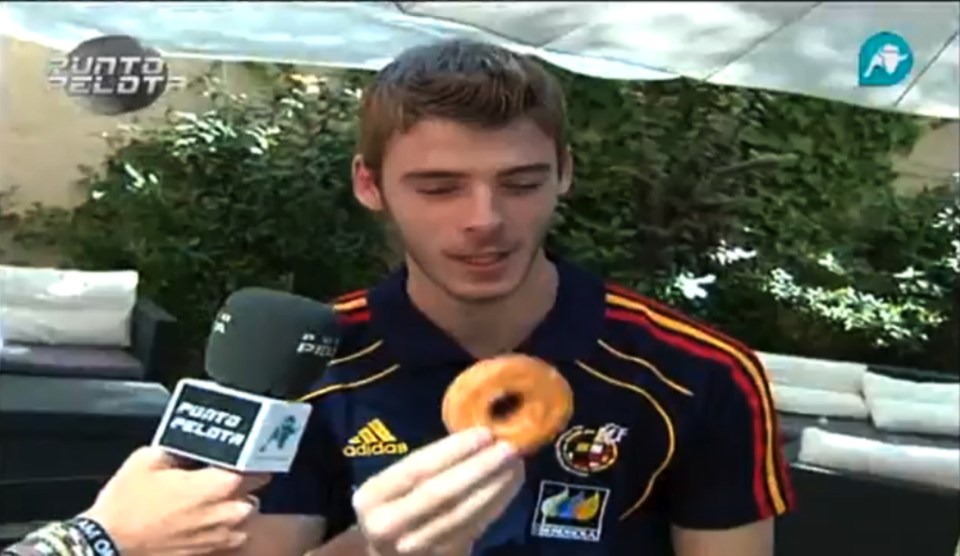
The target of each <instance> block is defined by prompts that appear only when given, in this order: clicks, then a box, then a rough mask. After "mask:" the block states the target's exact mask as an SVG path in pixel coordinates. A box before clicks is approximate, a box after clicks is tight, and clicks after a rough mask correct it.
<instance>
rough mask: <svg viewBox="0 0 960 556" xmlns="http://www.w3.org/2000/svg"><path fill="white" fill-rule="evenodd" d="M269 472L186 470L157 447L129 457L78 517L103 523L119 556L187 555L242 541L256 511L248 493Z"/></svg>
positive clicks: (263, 483)
mask: <svg viewBox="0 0 960 556" xmlns="http://www.w3.org/2000/svg"><path fill="white" fill-rule="evenodd" d="M268 481H269V475H262V474H261V475H240V474H238V473H234V472H231V471H227V470H224V469H217V468H213V467H209V468H204V469H198V470H186V469H179V468H178V467H177V462H176V460H175V459H174V458H173V457H172V456H170V455H168V454H166V453H165V452H163V451H162V450H159V449H156V448H141V449H139V450H137V451H136V452H134V453H133V454H131V455H130V457H128V458H127V460H126V461H125V462H124V463H123V465H121V466H120V469H119V470H118V471H117V472H116V473H115V474H114V476H113V477H112V478H111V479H110V481H109V482H108V483H107V485H106V486H105V487H104V488H103V490H101V491H100V493H99V494H98V495H97V499H96V501H95V502H94V504H93V506H92V507H91V508H90V509H89V510H87V511H86V512H84V513H83V514H82V515H83V516H85V517H89V518H90V519H93V520H94V521H96V522H98V523H99V524H100V525H102V526H103V527H104V528H105V529H106V530H107V532H108V533H109V534H110V536H111V537H112V538H113V540H114V542H116V543H117V545H118V548H119V549H120V552H121V553H122V554H123V555H124V556H141V555H149V556H188V555H192V554H205V553H208V552H213V551H217V550H226V549H233V548H237V547H239V546H241V545H242V544H243V543H244V542H246V534H245V533H244V532H243V531H242V529H241V527H242V525H243V524H244V523H245V522H246V521H247V520H248V519H249V518H250V517H251V516H252V515H253V514H255V513H256V512H257V501H256V499H255V498H253V497H252V496H250V492H252V491H254V490H256V489H258V488H260V487H262V486H263V485H265V484H266V483H267V482H268Z"/></svg>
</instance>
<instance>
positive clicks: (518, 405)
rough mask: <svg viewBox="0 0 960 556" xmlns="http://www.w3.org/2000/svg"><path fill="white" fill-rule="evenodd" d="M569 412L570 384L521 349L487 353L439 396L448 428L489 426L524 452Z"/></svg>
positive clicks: (546, 438) (559, 426)
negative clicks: (522, 353) (498, 354)
mask: <svg viewBox="0 0 960 556" xmlns="http://www.w3.org/2000/svg"><path fill="white" fill-rule="evenodd" d="M572 413H573V390H571V388H570V384H569V383H568V382H567V381H566V379H564V378H563V375H561V374H560V372H559V371H557V369H555V368H554V367H553V366H552V365H550V364H549V363H547V362H546V361H543V360H542V359H537V358H535V357H529V356H526V355H520V354H509V355H501V356H498V357H493V358H490V359H485V360H483V361H479V362H477V363H475V364H474V365H473V366H471V367H469V368H468V369H466V370H465V371H463V372H461V373H460V374H459V375H458V376H457V377H456V378H455V379H454V380H453V382H452V383H450V386H448V387H447V391H446V393H445V394H444V396H443V409H442V416H443V424H444V426H445V427H446V428H447V431H448V432H450V433H456V432H459V431H462V430H466V429H469V428H472V427H487V428H489V429H490V430H491V431H492V432H493V435H494V437H495V438H497V439H498V440H503V441H506V442H509V443H510V444H512V445H513V446H514V447H515V448H516V449H517V450H518V451H519V452H521V453H522V454H525V455H528V454H532V453H534V452H536V451H537V450H538V449H539V448H540V447H542V446H544V445H545V444H547V443H549V442H550V441H551V440H553V439H554V438H556V436H557V435H558V434H560V432H561V431H562V430H563V429H564V427H566V426H567V423H568V422H569V421H570V416H571V415H572Z"/></svg>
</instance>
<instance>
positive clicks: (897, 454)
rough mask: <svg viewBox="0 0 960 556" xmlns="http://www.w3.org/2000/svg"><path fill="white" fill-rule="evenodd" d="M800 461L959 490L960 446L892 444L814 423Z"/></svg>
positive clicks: (802, 444)
mask: <svg viewBox="0 0 960 556" xmlns="http://www.w3.org/2000/svg"><path fill="white" fill-rule="evenodd" d="M799 459H800V461H801V462H803V463H806V464H809V465H816V466H820V467H826V468H831V469H837V470H843V471H851V472H856V473H868V474H871V475H877V476H881V477H890V478H895V479H901V480H906V481H911V482H915V483H924V484H929V485H934V486H938V487H945V488H950V489H954V490H960V449H955V448H954V449H949V448H932V447H928V446H907V445H897V444H889V443H886V442H880V441H878V440H870V439H866V438H860V437H856V436H848V435H845V434H837V433H832V432H827V431H824V430H820V429H817V428H814V427H810V428H807V429H804V431H803V434H802V435H801V439H800V454H799Z"/></svg>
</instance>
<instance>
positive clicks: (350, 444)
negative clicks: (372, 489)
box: [343, 419, 410, 458]
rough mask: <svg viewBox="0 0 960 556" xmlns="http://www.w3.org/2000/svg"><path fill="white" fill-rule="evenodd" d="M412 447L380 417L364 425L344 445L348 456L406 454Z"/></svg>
mask: <svg viewBox="0 0 960 556" xmlns="http://www.w3.org/2000/svg"><path fill="white" fill-rule="evenodd" d="M409 450H410V449H409V448H408V447H407V443H406V442H401V441H400V440H398V439H397V437H396V436H394V435H393V433H391V432H390V429H388V428H387V426H386V425H384V424H383V421H381V420H380V419H374V420H372V421H370V422H369V423H367V424H366V425H364V426H363V427H362V428H361V429H360V431H359V432H357V434H356V435H355V436H353V437H352V438H351V439H350V440H348V441H347V445H346V446H344V447H343V455H345V456H347V457H348V458H357V457H369V456H386V455H402V454H406V453H407V452H408V451H409Z"/></svg>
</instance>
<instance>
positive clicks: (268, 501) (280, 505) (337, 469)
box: [257, 407, 352, 530]
mask: <svg viewBox="0 0 960 556" xmlns="http://www.w3.org/2000/svg"><path fill="white" fill-rule="evenodd" d="M351 494H352V493H351V491H350V479H349V471H348V469H347V466H346V462H345V458H344V457H343V456H342V455H341V454H340V452H339V450H338V449H337V443H336V442H335V440H334V438H333V434H332V432H331V430H330V428H329V427H328V426H327V423H326V422H325V420H324V419H323V417H322V414H321V412H320V411H318V408H316V407H315V408H314V410H313V412H312V413H311V415H310V420H309V422H308V424H307V429H306V430H305V431H304V435H303V437H302V438H301V440H300V446H299V449H298V450H297V455H296V456H295V457H294V461H293V464H292V466H291V468H290V471H289V472H287V473H277V474H275V475H274V476H273V477H272V478H271V480H270V482H269V483H268V484H267V485H266V486H265V487H264V488H263V489H261V490H260V491H259V492H257V496H258V497H259V499H260V513H262V514H296V515H314V516H323V517H325V518H326V519H327V521H328V530H329V529H330V522H337V523H339V522H341V521H343V520H349V516H350V515H352V510H351V503H350V497H351ZM338 528H339V527H338Z"/></svg>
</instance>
